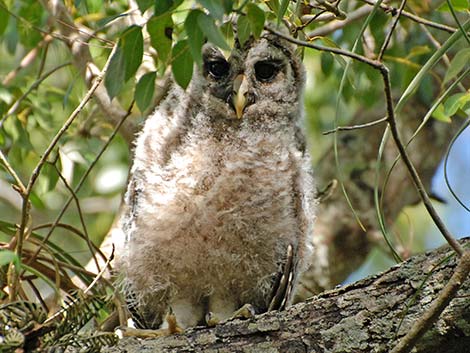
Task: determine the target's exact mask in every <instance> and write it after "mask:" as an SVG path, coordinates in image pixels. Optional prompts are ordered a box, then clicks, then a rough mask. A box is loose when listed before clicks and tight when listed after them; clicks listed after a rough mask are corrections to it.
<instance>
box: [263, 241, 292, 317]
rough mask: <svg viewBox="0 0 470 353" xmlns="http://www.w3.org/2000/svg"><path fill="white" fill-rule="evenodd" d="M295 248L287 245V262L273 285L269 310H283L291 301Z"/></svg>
mask: <svg viewBox="0 0 470 353" xmlns="http://www.w3.org/2000/svg"><path fill="white" fill-rule="evenodd" d="M294 270H295V266H294V248H293V247H292V245H289V246H288V247H287V254H286V262H285V264H284V268H283V270H282V272H280V273H279V274H278V277H277V280H276V281H275V284H274V287H273V297H272V299H271V302H270V303H269V307H268V311H271V310H283V309H285V308H286V305H287V303H289V302H290V299H291V295H292V289H293V286H294V278H295V276H294Z"/></svg>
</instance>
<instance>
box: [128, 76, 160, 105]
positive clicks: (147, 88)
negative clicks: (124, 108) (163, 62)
mask: <svg viewBox="0 0 470 353" xmlns="http://www.w3.org/2000/svg"><path fill="white" fill-rule="evenodd" d="M156 76H157V74H156V73H155V72H149V73H147V74H145V75H144V76H142V77H141V78H140V80H139V82H137V85H136V86H135V93H134V99H135V101H136V103H137V106H138V107H139V109H140V111H141V112H144V111H145V109H147V108H148V107H149V105H150V103H151V102H152V98H153V93H154V91H155V78H156Z"/></svg>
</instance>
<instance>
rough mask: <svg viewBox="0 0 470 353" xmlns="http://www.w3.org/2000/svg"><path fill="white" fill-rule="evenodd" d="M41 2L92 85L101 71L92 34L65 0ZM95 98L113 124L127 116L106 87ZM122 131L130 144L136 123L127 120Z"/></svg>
mask: <svg viewBox="0 0 470 353" xmlns="http://www.w3.org/2000/svg"><path fill="white" fill-rule="evenodd" d="M41 2H42V3H43V6H44V7H45V8H46V9H47V11H48V12H49V14H50V17H51V19H52V20H54V21H55V22H56V23H57V25H58V26H57V27H58V30H59V31H60V33H61V35H62V36H63V37H64V38H67V41H66V43H67V46H68V47H69V50H70V53H71V54H72V58H73V62H74V65H75V67H76V68H77V69H78V71H79V72H80V73H81V75H82V77H83V79H84V81H85V83H86V84H87V86H90V84H91V81H92V79H93V76H95V75H96V74H97V73H98V72H99V69H98V68H97V66H96V64H95V62H94V60H93V57H92V55H91V52H90V48H89V43H88V42H87V41H88V40H89V38H90V34H89V33H86V32H84V31H81V30H80V29H79V28H78V27H77V25H76V24H75V22H74V21H73V19H72V17H71V15H70V14H69V12H68V10H67V9H66V7H65V5H64V4H63V2H61V1H46V0H41ZM94 98H95V99H96V102H97V104H98V106H99V107H100V109H101V110H102V112H103V115H104V117H105V118H106V119H108V121H110V122H111V123H112V124H113V125H116V124H118V122H119V121H120V120H121V118H122V117H124V116H126V111H125V110H124V109H123V108H122V107H121V106H120V105H119V103H118V102H117V101H116V100H114V101H111V99H110V97H109V95H108V92H107V90H106V88H105V87H98V89H97V90H96V91H95V97H94ZM120 132H121V134H122V136H123V137H124V139H125V140H126V141H127V142H128V143H129V144H130V143H131V141H132V140H133V138H134V132H135V125H134V124H133V123H132V122H131V121H126V123H125V126H123V128H122V129H121V131H120Z"/></svg>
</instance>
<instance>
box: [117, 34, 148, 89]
mask: <svg viewBox="0 0 470 353" xmlns="http://www.w3.org/2000/svg"><path fill="white" fill-rule="evenodd" d="M120 42H121V45H122V51H123V54H124V68H125V71H124V72H125V74H124V80H125V81H127V80H129V79H130V78H131V77H133V76H134V74H135V73H136V71H137V69H138V68H139V66H140V64H141V63H142V58H143V56H144V38H143V36H142V27H140V26H131V27H129V28H128V29H127V30H126V31H125V32H124V33H123V34H122V36H121V39H120Z"/></svg>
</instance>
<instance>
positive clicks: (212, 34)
mask: <svg viewBox="0 0 470 353" xmlns="http://www.w3.org/2000/svg"><path fill="white" fill-rule="evenodd" d="M197 22H198V24H199V28H201V30H202V32H203V33H204V35H205V36H206V37H207V39H208V40H209V42H211V43H213V44H215V45H216V46H218V47H219V48H221V49H224V50H230V47H229V46H228V44H227V42H226V41H225V39H224V36H223V35H222V32H221V31H220V29H219V28H217V26H216V25H215V22H214V19H213V18H211V17H210V16H208V15H206V14H204V13H201V14H200V15H199V16H198V17H197Z"/></svg>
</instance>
